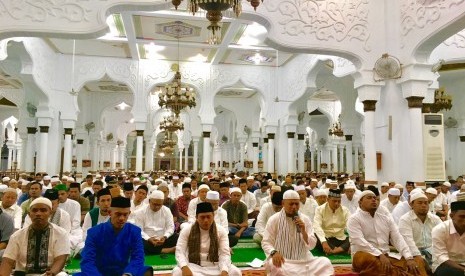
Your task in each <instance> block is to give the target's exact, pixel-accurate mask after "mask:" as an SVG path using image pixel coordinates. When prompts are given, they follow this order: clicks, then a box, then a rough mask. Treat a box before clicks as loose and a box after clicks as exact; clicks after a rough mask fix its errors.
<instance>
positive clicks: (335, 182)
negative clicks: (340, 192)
mask: <svg viewBox="0 0 465 276" xmlns="http://www.w3.org/2000/svg"><path fill="white" fill-rule="evenodd" d="M330 184H331V185H337V184H338V183H337V180H332V181H331V183H330Z"/></svg>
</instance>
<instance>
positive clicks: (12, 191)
mask: <svg viewBox="0 0 465 276" xmlns="http://www.w3.org/2000/svg"><path fill="white" fill-rule="evenodd" d="M3 193H4V194H6V193H14V194H15V195H18V191H16V189H15V188H6V189H5V190H4V191H3Z"/></svg>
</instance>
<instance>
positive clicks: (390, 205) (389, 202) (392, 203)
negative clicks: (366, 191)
mask: <svg viewBox="0 0 465 276" xmlns="http://www.w3.org/2000/svg"><path fill="white" fill-rule="evenodd" d="M399 200H400V191H399V189H397V188H391V189H389V191H388V197H387V198H385V199H383V200H381V202H380V205H381V206H383V207H384V208H386V209H388V210H389V212H391V213H392V210H394V208H395V207H396V205H397V204H398V203H399Z"/></svg>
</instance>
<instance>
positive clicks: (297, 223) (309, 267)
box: [262, 190, 334, 276]
mask: <svg viewBox="0 0 465 276" xmlns="http://www.w3.org/2000/svg"><path fill="white" fill-rule="evenodd" d="M299 207H300V197H299V194H298V193H297V192H296V191H293V190H288V191H286V192H285V193H284V194H283V209H282V210H281V211H280V212H278V213H276V214H274V215H272V216H271V217H270V219H269V220H268V223H267V224H266V227H265V233H264V234H263V240H262V248H263V251H264V252H265V254H266V256H267V260H266V261H265V268H266V269H267V271H268V272H269V275H270V276H284V275H318V276H328V275H333V274H334V268H333V266H332V265H331V262H330V261H329V259H328V258H326V257H314V256H312V255H311V253H310V250H311V249H313V248H314V247H315V245H316V241H317V239H316V237H315V235H314V233H313V227H312V223H311V222H310V219H309V218H308V217H307V216H305V215H303V214H299V213H298V211H299Z"/></svg>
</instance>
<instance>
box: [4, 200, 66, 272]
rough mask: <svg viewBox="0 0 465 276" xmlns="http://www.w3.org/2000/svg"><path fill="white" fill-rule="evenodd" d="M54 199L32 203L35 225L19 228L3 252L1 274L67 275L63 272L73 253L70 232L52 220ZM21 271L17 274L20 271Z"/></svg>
mask: <svg viewBox="0 0 465 276" xmlns="http://www.w3.org/2000/svg"><path fill="white" fill-rule="evenodd" d="M51 211H52V202H51V201H50V200H49V199H47V198H43V197H39V198H36V199H34V200H33V201H32V202H31V203H30V205H29V216H31V220H32V224H31V225H30V226H28V227H24V228H23V229H21V230H18V231H16V232H15V233H14V234H13V235H12V236H11V237H10V240H9V242H8V246H7V248H6V249H5V252H4V253H3V259H2V264H1V265H0V275H10V274H11V271H12V270H13V266H15V264H16V267H15V274H14V275H37V274H40V275H46V276H48V275H56V276H61V275H67V274H66V273H64V272H62V270H63V267H64V266H65V263H66V259H67V258H68V255H69V250H70V249H69V248H70V245H69V238H68V236H69V233H67V232H66V230H64V229H63V228H61V227H59V226H57V225H55V224H53V223H50V222H49V218H50V213H51ZM16 273H17V274H16Z"/></svg>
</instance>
